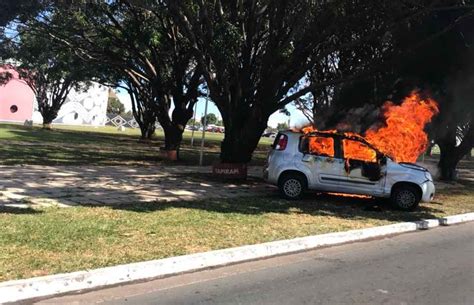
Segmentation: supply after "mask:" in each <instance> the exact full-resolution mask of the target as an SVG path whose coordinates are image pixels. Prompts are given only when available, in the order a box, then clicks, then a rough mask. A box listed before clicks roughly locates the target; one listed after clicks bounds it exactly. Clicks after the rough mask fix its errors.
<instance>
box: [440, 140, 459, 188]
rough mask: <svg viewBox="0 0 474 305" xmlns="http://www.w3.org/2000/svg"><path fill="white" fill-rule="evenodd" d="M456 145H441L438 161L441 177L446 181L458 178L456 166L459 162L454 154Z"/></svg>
mask: <svg viewBox="0 0 474 305" xmlns="http://www.w3.org/2000/svg"><path fill="white" fill-rule="evenodd" d="M452 148H454V147H448V146H446V145H440V150H441V155H440V158H439V162H438V168H439V178H440V179H441V180H446V181H454V180H456V179H457V173H456V166H457V164H458V162H459V160H457V158H455V156H454V149H452Z"/></svg>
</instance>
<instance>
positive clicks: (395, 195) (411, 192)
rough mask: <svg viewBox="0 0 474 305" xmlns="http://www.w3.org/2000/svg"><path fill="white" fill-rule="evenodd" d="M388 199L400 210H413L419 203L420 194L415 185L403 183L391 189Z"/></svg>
mask: <svg viewBox="0 0 474 305" xmlns="http://www.w3.org/2000/svg"><path fill="white" fill-rule="evenodd" d="M390 199H391V201H392V205H393V206H394V207H395V208H397V209H399V210H402V211H413V210H414V209H416V208H417V207H418V205H419V204H420V200H421V195H420V192H419V191H418V190H417V189H416V187H414V186H411V185H403V186H399V187H397V188H396V189H395V190H393V192H392V196H391V198H390Z"/></svg>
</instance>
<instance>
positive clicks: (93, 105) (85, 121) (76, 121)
mask: <svg viewBox="0 0 474 305" xmlns="http://www.w3.org/2000/svg"><path fill="white" fill-rule="evenodd" d="M108 98H109V88H108V87H106V86H102V85H100V84H98V83H93V84H92V85H91V86H90V87H89V88H88V89H87V90H86V91H75V90H71V92H70V93H69V95H68V97H67V98H66V101H65V103H64V105H63V106H62V107H61V109H60V110H59V113H58V117H57V118H56V119H55V120H54V121H53V124H65V125H92V126H103V125H105V123H106V119H107V102H108ZM34 109H35V110H34V112H33V122H34V123H42V122H43V117H42V116H41V113H39V111H38V105H37V102H36V101H35V102H34Z"/></svg>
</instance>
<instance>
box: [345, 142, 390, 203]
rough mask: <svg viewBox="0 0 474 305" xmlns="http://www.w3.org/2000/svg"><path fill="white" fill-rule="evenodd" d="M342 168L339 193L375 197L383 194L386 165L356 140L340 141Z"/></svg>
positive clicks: (364, 144) (368, 148) (376, 154)
mask: <svg viewBox="0 0 474 305" xmlns="http://www.w3.org/2000/svg"><path fill="white" fill-rule="evenodd" d="M341 150H342V154H343V158H344V159H343V160H344V166H343V168H342V170H341V172H340V177H339V178H340V179H339V189H340V191H341V192H345V193H352V194H363V195H371V196H377V195H379V194H381V193H383V186H384V181H385V174H386V165H385V163H384V162H383V158H381V156H380V154H379V153H377V151H376V150H375V149H373V148H371V147H370V146H369V145H367V144H366V143H364V142H362V141H360V140H357V139H348V138H343V139H341Z"/></svg>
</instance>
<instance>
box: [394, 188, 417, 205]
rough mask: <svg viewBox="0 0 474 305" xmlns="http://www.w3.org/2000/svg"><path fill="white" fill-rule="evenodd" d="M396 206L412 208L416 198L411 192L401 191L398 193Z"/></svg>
mask: <svg viewBox="0 0 474 305" xmlns="http://www.w3.org/2000/svg"><path fill="white" fill-rule="evenodd" d="M397 197H398V198H397V199H398V200H397V201H398V205H399V206H400V207H402V208H410V207H412V206H413V205H414V204H415V202H416V196H415V194H413V192H410V191H407V190H403V191H401V192H399V193H398V196H397Z"/></svg>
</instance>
